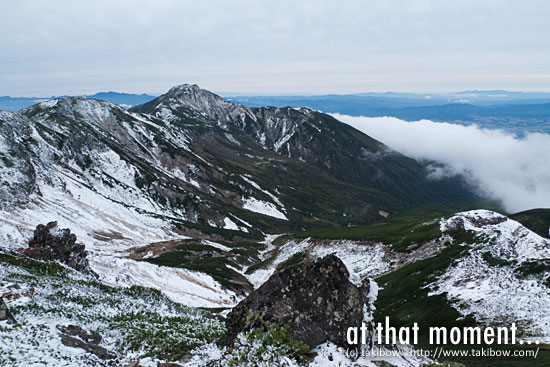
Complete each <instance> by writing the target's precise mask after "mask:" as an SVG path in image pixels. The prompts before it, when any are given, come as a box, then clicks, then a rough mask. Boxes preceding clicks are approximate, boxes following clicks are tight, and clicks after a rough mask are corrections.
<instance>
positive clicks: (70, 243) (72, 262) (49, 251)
mask: <svg viewBox="0 0 550 367" xmlns="http://www.w3.org/2000/svg"><path fill="white" fill-rule="evenodd" d="M21 252H22V253H23V254H24V255H26V256H28V257H32V258H33V259H38V260H46V261H59V262H61V263H63V264H66V265H67V266H70V267H71V268H73V269H76V270H79V271H85V272H90V273H93V272H92V270H91V269H90V264H89V263H88V259H87V257H86V256H87V255H88V252H87V251H86V250H85V249H84V245H83V244H80V243H76V236H75V235H74V234H73V233H71V231H70V230H69V229H67V228H65V229H61V228H59V227H58V226H57V222H50V223H48V224H47V225H43V224H39V225H38V226H37V227H36V229H35V230H34V237H33V238H32V239H31V240H30V241H29V248H26V249H23V250H22V251H21Z"/></svg>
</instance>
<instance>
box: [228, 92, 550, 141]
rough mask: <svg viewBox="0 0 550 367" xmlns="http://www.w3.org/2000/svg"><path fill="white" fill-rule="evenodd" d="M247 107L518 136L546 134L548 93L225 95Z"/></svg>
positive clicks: (549, 126)
mask: <svg viewBox="0 0 550 367" xmlns="http://www.w3.org/2000/svg"><path fill="white" fill-rule="evenodd" d="M228 99H229V100H231V101H234V102H238V103H241V104H243V105H245V106H247V107H259V106H276V107H282V106H307V107H309V108H312V109H315V110H319V111H323V112H325V113H340V114H345V115H350V116H368V117H381V116H393V117H397V118H400V119H403V120H407V121H418V120H422V119H428V120H432V121H442V122H451V123H457V124H463V125H471V124H476V125H478V126H480V127H482V128H488V129H503V130H506V131H509V132H512V133H515V134H518V135H523V134H525V133H530V132H544V133H550V119H549V117H550V93H521V92H507V91H468V92H460V93H453V94H413V93H392V92H389V93H364V94H350V95H325V96H252V97H230V98H228Z"/></svg>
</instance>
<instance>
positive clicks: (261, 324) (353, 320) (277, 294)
mask: <svg viewBox="0 0 550 367" xmlns="http://www.w3.org/2000/svg"><path fill="white" fill-rule="evenodd" d="M368 287H369V286H368V285H367V286H366V287H361V288H360V287H358V286H356V285H355V284H353V283H352V282H351V281H350V280H349V273H348V270H347V269H346V266H345V265H344V263H342V261H341V260H340V259H339V258H338V257H336V256H334V255H329V256H326V257H324V258H322V259H320V260H317V261H315V262H307V261H302V262H300V263H298V264H295V265H292V266H290V267H288V268H286V269H283V270H280V271H278V272H276V273H275V274H274V275H272V276H271V278H269V280H268V281H267V282H265V283H264V284H263V285H262V286H261V287H260V288H258V289H257V290H256V291H254V292H252V293H251V294H250V295H249V296H248V297H247V298H246V299H244V300H243V301H241V303H239V304H238V305H237V306H236V307H235V308H234V309H233V310H232V311H231V312H230V313H229V315H228V316H227V319H226V324H227V329H228V332H229V338H230V340H233V339H234V338H235V337H236V336H237V334H238V333H239V332H241V331H246V330H250V329H254V328H266V327H269V326H272V325H277V326H283V325H288V326H289V327H290V328H289V332H290V334H291V335H292V337H293V338H294V339H296V340H299V341H302V342H304V343H305V344H307V345H308V346H310V347H315V346H317V345H319V344H321V343H323V342H325V341H331V342H333V343H335V344H336V345H340V346H343V347H348V344H347V341H346V332H347V329H348V327H350V326H361V323H362V322H363V317H364V314H363V305H365V304H368V300H367V297H366V296H367V294H368V291H369V289H368Z"/></svg>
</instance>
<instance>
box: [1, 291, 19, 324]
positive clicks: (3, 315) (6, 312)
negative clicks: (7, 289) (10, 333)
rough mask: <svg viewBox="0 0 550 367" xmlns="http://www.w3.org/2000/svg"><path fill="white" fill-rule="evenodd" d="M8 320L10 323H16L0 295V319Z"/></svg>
mask: <svg viewBox="0 0 550 367" xmlns="http://www.w3.org/2000/svg"><path fill="white" fill-rule="evenodd" d="M5 320H8V323H10V324H16V323H17V321H16V320H15V318H14V317H13V315H12V314H11V312H10V310H9V309H8V306H7V305H6V303H5V302H4V299H2V298H1V297H0V321H5Z"/></svg>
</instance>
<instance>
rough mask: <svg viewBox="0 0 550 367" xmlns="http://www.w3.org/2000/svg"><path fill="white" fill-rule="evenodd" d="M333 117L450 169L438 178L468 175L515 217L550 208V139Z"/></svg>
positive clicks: (388, 119) (394, 120) (429, 124)
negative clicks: (528, 211)
mask: <svg viewBox="0 0 550 367" xmlns="http://www.w3.org/2000/svg"><path fill="white" fill-rule="evenodd" d="M333 116H334V117H335V118H337V119H338V120H340V121H342V122H345V123H347V124H349V125H351V126H353V127H355V128H356V129H358V130H361V131H362V132H364V133H365V134H367V135H369V136H371V137H373V138H375V139H377V140H379V141H381V142H383V143H384V144H386V145H387V146H389V147H390V148H392V149H394V150H396V151H398V152H401V153H403V154H405V155H407V156H410V157H413V158H416V159H418V160H422V159H429V160H434V161H437V162H441V163H443V164H444V165H445V168H444V169H441V168H434V170H433V171H432V173H431V176H432V177H434V178H437V177H442V176H448V175H454V174H463V175H465V176H466V177H467V178H468V179H469V181H470V182H471V183H472V184H474V185H476V187H477V188H478V189H479V190H480V192H481V193H482V194H484V195H488V196H490V197H492V198H494V199H498V200H501V201H502V203H503V204H504V206H505V209H506V210H508V211H510V212H517V211H522V210H527V209H532V208H550V135H548V134H539V133H536V134H528V135H526V136H525V137H522V138H518V137H516V136H513V135H510V134H508V133H505V132H503V131H501V130H486V129H480V128H479V127H477V126H461V125H455V124H449V123H441V122H433V121H429V120H421V121H416V122H407V121H404V120H400V119H397V118H394V117H353V116H347V115H340V114H333Z"/></svg>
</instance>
